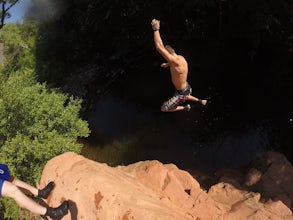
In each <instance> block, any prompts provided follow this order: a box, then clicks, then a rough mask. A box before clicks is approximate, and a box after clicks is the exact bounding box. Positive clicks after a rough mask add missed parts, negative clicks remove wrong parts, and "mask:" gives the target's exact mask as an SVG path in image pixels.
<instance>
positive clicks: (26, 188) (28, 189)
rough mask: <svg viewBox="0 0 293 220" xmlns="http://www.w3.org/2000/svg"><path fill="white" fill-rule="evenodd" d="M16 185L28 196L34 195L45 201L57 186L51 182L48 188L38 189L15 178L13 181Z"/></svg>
mask: <svg viewBox="0 0 293 220" xmlns="http://www.w3.org/2000/svg"><path fill="white" fill-rule="evenodd" d="M11 182H12V183H13V184H14V185H16V186H18V187H19V188H20V189H21V190H22V191H23V192H24V193H25V194H27V195H34V196H39V197H41V198H43V199H46V198H48V196H49V194H50V192H51V191H52V190H53V188H54V186H55V184H54V182H49V183H48V185H47V186H45V187H44V188H43V189H40V190H39V189H37V188H36V187H34V186H31V185H29V184H27V183H25V182H23V181H21V180H19V179H16V178H14V179H13V180H12V181H11Z"/></svg>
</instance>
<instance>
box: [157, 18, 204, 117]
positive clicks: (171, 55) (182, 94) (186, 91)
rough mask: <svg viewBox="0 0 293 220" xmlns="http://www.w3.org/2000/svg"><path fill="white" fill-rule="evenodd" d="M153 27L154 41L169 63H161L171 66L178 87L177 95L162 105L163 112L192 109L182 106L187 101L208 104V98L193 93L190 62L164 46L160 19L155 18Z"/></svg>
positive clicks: (173, 78) (174, 83)
mask: <svg viewBox="0 0 293 220" xmlns="http://www.w3.org/2000/svg"><path fill="white" fill-rule="evenodd" d="M151 25H152V28H153V31H154V43H155V46H156V49H157V51H158V52H159V53H160V54H161V55H162V56H163V57H164V59H165V60H166V61H167V63H163V64H161V67H170V72H171V80H172V83H173V85H174V87H175V89H176V92H175V95H174V96H173V97H172V98H170V99H169V100H168V101H166V102H164V103H163V105H162V106H161V110H162V111H163V112H174V111H180V110H187V111H189V110H190V108H191V107H190V105H189V104H188V105H185V106H181V105H180V104H181V103H183V102H185V101H193V102H200V103H201V104H202V105H206V103H207V101H206V100H201V99H198V98H196V97H194V96H192V95H191V92H192V89H191V87H190V85H189V84H188V82H187V75H188V64H187V61H186V60H185V58H184V57H183V56H181V55H178V54H176V53H175V50H174V49H173V48H172V47H171V46H169V45H166V46H164V44H163V41H162V39H161V36H160V32H159V30H160V21H159V20H156V19H153V20H152V23H151Z"/></svg>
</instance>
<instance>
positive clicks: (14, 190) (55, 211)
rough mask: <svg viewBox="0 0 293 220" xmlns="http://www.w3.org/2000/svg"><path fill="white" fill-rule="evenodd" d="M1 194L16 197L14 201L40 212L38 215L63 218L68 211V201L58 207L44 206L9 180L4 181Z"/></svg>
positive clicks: (32, 210) (22, 206) (25, 207)
mask: <svg viewBox="0 0 293 220" xmlns="http://www.w3.org/2000/svg"><path fill="white" fill-rule="evenodd" d="M0 190H1V194H2V196H4V197H9V198H12V199H14V201H15V202H16V203H17V204H18V205H19V206H20V207H21V208H24V209H27V210H28V211H30V212H32V213H35V214H38V215H46V216H49V217H51V218H62V217H63V216H64V215H66V214H67V213H68V208H69V205H68V201H64V202H63V203H62V204H61V205H60V206H58V207H57V208H51V207H48V208H46V207H44V206H41V205H40V204H38V203H37V202H35V201H34V200H33V199H31V198H29V197H27V196H26V195H25V194H24V193H23V192H22V191H21V190H20V189H19V188H18V186H16V185H14V184H13V183H11V182H9V181H4V182H3V185H2V189H0Z"/></svg>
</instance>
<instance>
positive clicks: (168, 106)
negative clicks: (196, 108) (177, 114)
mask: <svg viewBox="0 0 293 220" xmlns="http://www.w3.org/2000/svg"><path fill="white" fill-rule="evenodd" d="M191 93H192V88H191V87H190V85H189V84H188V83H187V84H186V87H185V88H184V89H183V90H181V91H179V90H176V91H175V93H174V95H173V97H172V98H170V99H169V100H168V101H166V102H164V103H163V105H162V109H164V110H165V111H171V110H174V109H176V107H177V106H178V105H180V104H181V103H183V102H185V101H186V98H187V96H189V95H190V94H191Z"/></svg>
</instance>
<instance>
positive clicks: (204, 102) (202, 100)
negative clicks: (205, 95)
mask: <svg viewBox="0 0 293 220" xmlns="http://www.w3.org/2000/svg"><path fill="white" fill-rule="evenodd" d="M199 102H200V104H202V105H206V104H207V100H205V99H200V100H199Z"/></svg>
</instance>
